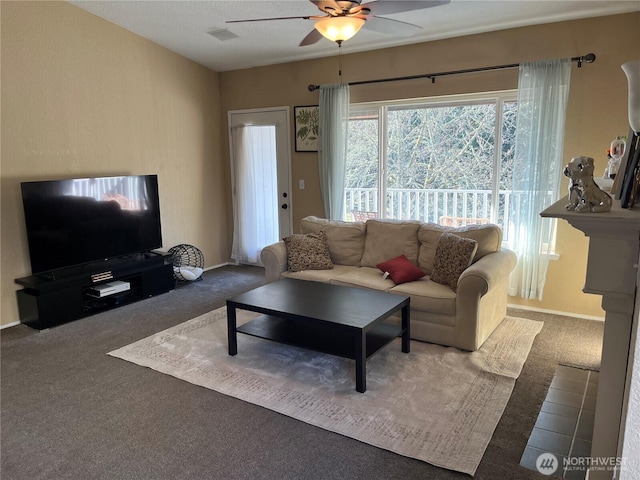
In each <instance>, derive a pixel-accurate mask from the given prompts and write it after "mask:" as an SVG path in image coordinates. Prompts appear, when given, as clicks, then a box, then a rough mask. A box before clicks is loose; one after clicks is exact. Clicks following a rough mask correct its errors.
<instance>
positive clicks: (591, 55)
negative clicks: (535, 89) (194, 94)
mask: <svg viewBox="0 0 640 480" xmlns="http://www.w3.org/2000/svg"><path fill="white" fill-rule="evenodd" d="M571 61H572V62H577V63H578V68H581V67H582V62H586V63H593V62H595V61H596V54H595V53H587V54H586V55H583V56H581V57H571ZM519 66H520V64H519V63H512V64H509V65H496V66H493V67H479V68H468V69H466V70H453V71H450V72H438V73H425V74H421V75H409V76H406V77H395V78H380V79H378V80H362V81H359V82H349V85H364V84H367V83H382V82H397V81H399V80H414V79H416V78H430V79H431V83H435V82H436V78H437V77H445V76H447V75H461V74H464V73H475V72H488V71H491V70H503V69H506V68H518V67H519ZM307 88H308V89H309V91H310V92H313V91H315V90H318V89H320V85H309V86H308V87H307Z"/></svg>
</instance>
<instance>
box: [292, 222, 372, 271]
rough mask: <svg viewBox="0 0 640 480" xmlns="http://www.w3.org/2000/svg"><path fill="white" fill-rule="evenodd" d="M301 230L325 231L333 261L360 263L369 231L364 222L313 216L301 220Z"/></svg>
mask: <svg viewBox="0 0 640 480" xmlns="http://www.w3.org/2000/svg"><path fill="white" fill-rule="evenodd" d="M300 230H301V232H302V233H319V232H324V233H325V234H326V236H327V246H328V247H329V254H330V255H331V261H332V262H333V263H335V264H338V265H360V259H361V258H362V251H363V250H364V238H365V233H366V231H367V228H366V225H365V224H364V222H340V221H337V220H326V219H324V218H317V217H313V216H311V217H305V218H303V219H302V220H301V221H300Z"/></svg>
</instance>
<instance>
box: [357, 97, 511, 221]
mask: <svg viewBox="0 0 640 480" xmlns="http://www.w3.org/2000/svg"><path fill="white" fill-rule="evenodd" d="M517 100H518V90H517V89H510V90H499V91H490V92H477V93H463V94H454V95H440V96H434V97H420V98H408V99H398V100H384V101H374V102H361V103H352V104H351V105H349V117H351V115H352V113H357V112H371V111H377V114H378V204H377V211H378V212H384V211H385V208H384V207H385V202H386V197H387V182H386V181H385V178H386V175H387V151H388V137H387V132H386V127H387V118H388V116H387V115H388V113H389V111H390V110H400V109H412V108H413V109H415V108H420V107H423V106H424V107H426V108H438V107H453V106H461V105H462V106H467V105H481V104H494V105H496V122H495V126H494V128H495V131H494V138H495V139H496V145H497V147H496V148H494V154H493V166H492V171H493V178H492V185H491V189H492V206H491V207H492V208H491V211H492V213H491V215H492V217H495V216H496V215H497V212H498V202H499V200H500V199H499V195H498V193H499V190H500V160H501V148H500V147H499V146H500V145H502V113H503V108H504V103H507V102H516V103H517ZM491 221H493V222H495V221H496V218H492V219H491Z"/></svg>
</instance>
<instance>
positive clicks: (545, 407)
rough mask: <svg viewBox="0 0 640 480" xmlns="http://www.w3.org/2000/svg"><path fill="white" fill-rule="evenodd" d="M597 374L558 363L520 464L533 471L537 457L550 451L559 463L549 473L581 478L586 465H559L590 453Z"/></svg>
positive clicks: (567, 477)
mask: <svg viewBox="0 0 640 480" xmlns="http://www.w3.org/2000/svg"><path fill="white" fill-rule="evenodd" d="M598 376H599V373H598V372H595V371H592V370H585V369H581V368H576V367H568V366H564V365H558V368H557V369H556V373H555V376H554V377H553V380H552V382H551V386H550V387H549V391H548V392H547V397H546V398H545V401H544V403H543V404H542V407H541V408H540V413H539V415H538V419H537V421H536V424H535V426H534V428H533V430H532V432H531V436H530V437H529V442H528V443H527V446H526V448H525V450H524V453H523V454H522V458H521V460H520V465H522V466H523V467H526V468H528V469H530V470H535V471H537V470H538V469H537V467H536V461H537V459H538V457H539V456H540V455H542V454H543V453H553V454H554V455H555V456H556V458H557V459H558V462H559V465H560V468H558V469H557V470H556V471H555V472H554V473H553V476H555V477H561V478H566V479H571V480H573V479H577V480H583V479H584V478H585V475H586V468H581V467H580V466H576V465H575V464H574V463H571V465H573V466H570V467H567V468H563V466H564V464H565V463H564V462H565V459H566V458H573V459H576V458H577V459H578V461H580V460H581V459H582V458H583V457H589V456H590V454H591V439H592V436H593V421H594V415H595V406H596V392H597V389H598ZM574 462H575V460H574Z"/></svg>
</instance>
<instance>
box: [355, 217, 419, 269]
mask: <svg viewBox="0 0 640 480" xmlns="http://www.w3.org/2000/svg"><path fill="white" fill-rule="evenodd" d="M420 225H421V223H420V222H419V221H417V220H367V234H366V237H365V241H364V253H363V255H362V260H361V261H360V265H362V266H363V267H375V266H376V265H377V264H379V263H382V262H384V261H386V260H389V259H390V258H395V257H398V256H400V255H404V256H405V257H407V258H408V259H409V261H411V262H412V263H414V264H417V262H418V229H419V228H420Z"/></svg>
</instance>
